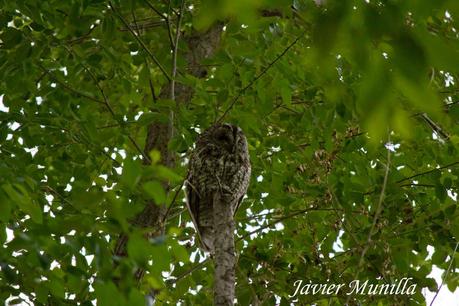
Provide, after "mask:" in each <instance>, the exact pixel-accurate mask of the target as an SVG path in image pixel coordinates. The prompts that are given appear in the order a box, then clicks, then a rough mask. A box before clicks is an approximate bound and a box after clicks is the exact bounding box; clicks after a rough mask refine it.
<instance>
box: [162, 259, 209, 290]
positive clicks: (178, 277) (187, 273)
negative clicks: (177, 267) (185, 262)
mask: <svg viewBox="0 0 459 306" xmlns="http://www.w3.org/2000/svg"><path fill="white" fill-rule="evenodd" d="M209 258H210V257H207V258H206V259H204V260H203V261H201V262H200V263H198V264H197V265H195V266H194V267H192V268H191V269H189V270H188V271H185V272H183V273H182V274H180V275H179V276H177V277H176V278H174V279H171V280H169V281H168V283H169V284H175V283H177V282H179V281H180V280H181V279H183V278H185V277H186V276H188V275H190V274H191V273H193V272H194V271H196V270H197V269H199V268H201V267H202V266H204V265H205V264H206V263H207V262H208V261H209Z"/></svg>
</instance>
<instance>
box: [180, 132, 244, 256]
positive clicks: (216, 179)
mask: <svg viewBox="0 0 459 306" xmlns="http://www.w3.org/2000/svg"><path fill="white" fill-rule="evenodd" d="M250 172H251V167H250V159H249V152H248V149H247V139H246V137H245V135H244V133H243V132H242V130H241V129H240V128H239V127H237V126H235V125H232V124H227V123H225V124H216V125H213V126H211V127H210V128H208V129H207V130H205V131H204V132H203V133H202V134H201V135H200V136H199V137H198V140H197V141H196V147H195V149H194V151H193V153H192V155H191V159H190V163H189V174H188V179H187V181H186V198H187V206H188V209H189V211H190V214H191V218H192V220H193V223H194V225H195V228H196V231H197V232H198V236H199V239H200V241H201V248H202V249H203V250H205V251H208V252H212V251H213V241H214V240H213V233H214V229H213V202H212V201H213V195H214V193H215V192H216V191H221V192H222V194H225V196H226V197H227V198H228V196H229V199H230V201H228V202H230V203H231V204H230V206H231V207H230V209H231V210H232V213H233V215H234V214H235V213H236V210H237V209H238V208H239V205H240V203H241V201H242V198H243V197H244V195H245V193H246V191H247V187H248V185H249V179H250Z"/></svg>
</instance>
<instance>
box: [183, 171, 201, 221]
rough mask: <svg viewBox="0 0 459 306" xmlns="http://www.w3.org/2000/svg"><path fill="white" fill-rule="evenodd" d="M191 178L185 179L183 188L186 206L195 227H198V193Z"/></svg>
mask: <svg viewBox="0 0 459 306" xmlns="http://www.w3.org/2000/svg"><path fill="white" fill-rule="evenodd" d="M191 181H192V179H191V177H189V178H188V179H187V181H186V185H185V190H186V201H185V202H186V207H187V208H188V211H189V212H190V216H191V221H193V224H194V226H195V227H196V229H197V228H198V225H199V223H198V220H199V200H200V199H199V193H198V191H197V190H196V188H195V186H193V183H192V182H191Z"/></svg>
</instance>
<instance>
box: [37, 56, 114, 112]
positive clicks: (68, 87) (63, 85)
mask: <svg viewBox="0 0 459 306" xmlns="http://www.w3.org/2000/svg"><path fill="white" fill-rule="evenodd" d="M38 67H40V68H41V69H42V70H43V72H45V73H46V74H48V75H49V76H50V77H51V78H52V79H53V80H54V81H56V82H57V83H58V84H60V85H61V86H62V87H64V88H65V89H67V90H68V91H70V92H72V93H74V94H75V95H77V96H80V97H83V98H86V99H88V100H91V101H94V102H97V103H100V104H105V103H104V101H102V100H99V99H97V98H94V97H91V96H89V95H87V94H85V93H82V92H80V91H78V90H76V89H74V88H72V87H70V86H69V85H67V84H66V83H65V82H63V81H61V80H59V78H58V77H57V76H55V75H54V74H53V73H52V72H51V71H49V70H48V69H46V68H45V67H43V66H42V65H41V64H38Z"/></svg>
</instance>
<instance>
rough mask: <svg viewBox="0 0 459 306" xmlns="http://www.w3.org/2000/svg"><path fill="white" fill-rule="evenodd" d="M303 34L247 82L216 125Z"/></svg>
mask: <svg viewBox="0 0 459 306" xmlns="http://www.w3.org/2000/svg"><path fill="white" fill-rule="evenodd" d="M303 34H304V33H301V34H300V35H299V36H298V37H297V38H296V39H295V40H294V41H293V42H292V43H290V45H288V46H287V48H285V49H284V51H282V53H281V54H279V55H278V56H277V57H276V58H275V59H274V60H273V61H272V62H271V63H269V64H268V66H266V67H265V68H263V70H262V71H261V72H260V73H259V74H258V75H257V76H256V77H255V78H254V79H253V80H252V81H250V82H249V84H247V85H246V86H245V87H244V88H242V89H241V90H239V92H238V94H237V95H236V97H235V98H234V99H233V100H232V101H231V103H230V105H229V106H228V108H227V109H226V110H225V111H224V112H223V114H222V115H221V116H220V118H218V120H217V121H216V122H217V123H219V122H221V121H222V120H223V118H225V116H226V115H227V114H228V113H229V111H230V110H231V109H232V108H233V107H234V105H235V104H236V102H237V101H238V100H239V98H240V97H241V96H242V94H243V93H244V92H245V91H246V90H247V89H249V88H250V87H251V86H252V85H253V84H254V83H255V82H256V81H257V80H258V79H260V78H261V77H262V76H263V75H264V74H265V73H266V72H268V70H269V69H270V68H271V67H272V66H273V65H274V64H275V63H276V62H277V61H278V60H280V59H281V58H282V57H283V56H284V55H285V54H286V53H287V52H288V50H290V49H291V48H292V47H293V46H294V45H296V43H297V42H298V41H299V40H300V38H301V37H303Z"/></svg>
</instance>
